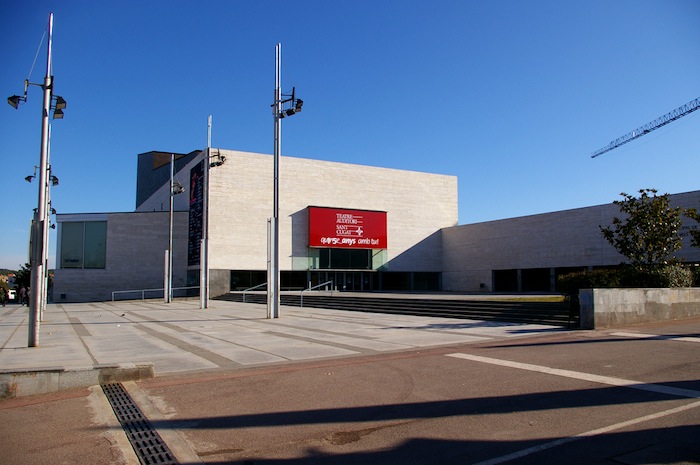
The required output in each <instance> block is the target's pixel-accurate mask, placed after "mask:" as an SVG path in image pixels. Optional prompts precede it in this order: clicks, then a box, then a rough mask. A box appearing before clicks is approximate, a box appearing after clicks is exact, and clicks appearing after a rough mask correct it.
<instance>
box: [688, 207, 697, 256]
mask: <svg viewBox="0 0 700 465" xmlns="http://www.w3.org/2000/svg"><path fill="white" fill-rule="evenodd" d="M685 216H686V217H688V218H690V219H691V220H695V221H697V222H698V224H700V213H698V209H697V208H689V209H687V210H686V211H685ZM688 232H689V233H690V236H691V241H690V245H692V246H693V247H700V229H691V230H690V231H688Z"/></svg>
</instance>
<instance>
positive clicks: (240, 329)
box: [0, 300, 563, 376]
mask: <svg viewBox="0 0 700 465" xmlns="http://www.w3.org/2000/svg"><path fill="white" fill-rule="evenodd" d="M266 315H267V309H266V307H265V306H264V305H259V304H245V303H235V302H225V301H216V300H215V301H211V302H210V304H209V308H207V309H201V308H200V303H199V301H197V300H180V301H174V302H172V303H170V304H166V303H163V302H161V301H127V302H96V303H79V304H50V305H48V306H47V309H46V312H45V314H44V319H43V321H42V322H41V324H40V336H39V345H38V347H32V348H28V347H27V341H28V327H27V320H28V308H27V307H25V306H17V305H14V306H7V307H5V308H3V309H2V313H1V314H0V369H2V370H4V371H12V370H35V369H56V368H61V369H83V368H86V367H91V366H95V365H105V364H140V363H152V364H153V367H154V370H155V374H156V376H158V375H164V374H173V373H182V372H189V371H201V370H215V369H220V368H227V369H235V368H242V367H251V366H259V365H268V364H280V363H289V362H298V361H308V360H316V359H325V358H333V357H348V356H354V355H362V354H374V353H382V352H392V351H401V350H406V349H415V348H421V347H433V346H440V345H450V344H460V343H469V342H476V341H487V340H490V339H499V338H508V337H514V336H520V337H521V336H526V335H528V334H533V335H534V334H542V333H543V332H558V331H563V330H562V329H561V328H557V327H551V326H543V325H531V324H514V323H502V322H484V321H477V320H464V319H448V318H431V317H417V316H405V315H388V314H379V313H358V312H347V311H338V310H325V309H318V308H296V307H284V306H283V307H282V310H281V317H280V318H277V319H267V318H266Z"/></svg>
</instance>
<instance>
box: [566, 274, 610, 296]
mask: <svg viewBox="0 0 700 465" xmlns="http://www.w3.org/2000/svg"><path fill="white" fill-rule="evenodd" d="M594 287H598V288H601V287H602V288H607V287H620V273H619V271H618V270H607V269H601V270H592V271H589V270H586V271H576V272H574V273H569V274H565V275H561V276H558V277H557V290H558V291H559V292H563V293H565V294H569V295H578V291H579V290H580V289H591V288H594Z"/></svg>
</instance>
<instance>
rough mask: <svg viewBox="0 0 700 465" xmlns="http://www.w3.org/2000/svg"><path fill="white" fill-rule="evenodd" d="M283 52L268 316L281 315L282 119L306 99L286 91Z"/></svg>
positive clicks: (278, 66) (277, 65)
mask: <svg viewBox="0 0 700 465" xmlns="http://www.w3.org/2000/svg"><path fill="white" fill-rule="evenodd" d="M281 52H282V44H280V43H278V44H277V46H276V47H275V103H273V104H272V115H273V117H274V120H275V151H274V160H273V165H274V168H273V194H272V196H273V207H272V219H271V220H270V223H271V224H270V229H271V231H270V233H269V234H268V241H269V242H270V243H269V244H268V249H269V250H270V259H269V264H268V278H267V317H268V318H279V316H280V310H279V307H280V282H279V281H280V251H279V245H280V244H279V242H280V226H279V213H280V204H279V190H280V189H279V187H280V186H279V183H280V179H279V163H280V153H281V151H282V124H281V120H282V118H284V117H286V116H292V115H294V114H295V113H298V112H300V111H301V107H302V105H303V104H304V102H303V101H302V100H301V99H297V98H296V95H295V89H294V88H292V93H291V94H283V93H282V87H281V66H282V64H281Z"/></svg>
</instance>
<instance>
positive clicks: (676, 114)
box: [591, 97, 700, 158]
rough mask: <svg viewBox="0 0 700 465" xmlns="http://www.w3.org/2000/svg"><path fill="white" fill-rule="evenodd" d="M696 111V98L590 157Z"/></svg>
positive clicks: (697, 100)
mask: <svg viewBox="0 0 700 465" xmlns="http://www.w3.org/2000/svg"><path fill="white" fill-rule="evenodd" d="M698 109H700V97H698V98H696V99H695V100H691V101H690V102H688V103H686V104H685V105H683V106H680V107H678V108H676V109H675V110H673V111H671V112H669V113H666V114H665V115H663V116H662V117H660V118H657V119H655V120H654V121H652V122H650V123H647V124H645V125H644V126H642V127H639V128H637V129H635V130H634V131H632V132H628V133H627V134H625V135H624V136H621V137H618V138H617V139H615V140H614V141H612V142H610V143H609V144H608V145H606V146H605V147H603V148H602V149H598V150H596V151H595V152H593V155H591V158H595V157H597V156H599V155H602V154H604V153H605V152H609V151H611V150H612V149H615V148H617V147H619V146H621V145H623V144H626V143H627V142H631V141H633V140H634V139H636V138H638V137H642V136H643V135H644V134H649V133H650V132H651V131H653V130H654V129H659V128H660V127H661V126H665V125H667V124H668V123H670V122H671V121H676V120H677V119H678V118H681V117H683V116H685V115H687V114H689V113H692V112H694V111H695V110H698Z"/></svg>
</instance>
